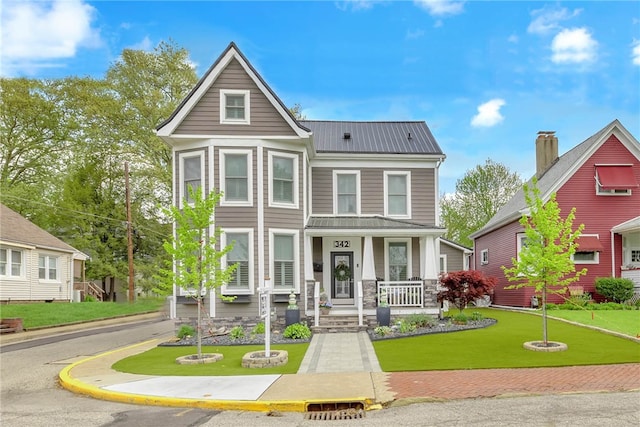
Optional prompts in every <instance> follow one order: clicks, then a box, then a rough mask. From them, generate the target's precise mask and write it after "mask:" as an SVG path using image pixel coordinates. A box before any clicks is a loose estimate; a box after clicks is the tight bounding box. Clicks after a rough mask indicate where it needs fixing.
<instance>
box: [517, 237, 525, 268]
mask: <svg viewBox="0 0 640 427" xmlns="http://www.w3.org/2000/svg"><path fill="white" fill-rule="evenodd" d="M526 238H527V234H526V233H525V232H520V233H516V259H517V260H518V261H520V252H521V251H522V249H523V248H524V245H523V244H522V243H523V239H526Z"/></svg>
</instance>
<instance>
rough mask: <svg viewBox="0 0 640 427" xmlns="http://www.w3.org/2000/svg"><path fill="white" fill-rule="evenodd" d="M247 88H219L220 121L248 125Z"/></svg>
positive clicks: (248, 105)
mask: <svg viewBox="0 0 640 427" xmlns="http://www.w3.org/2000/svg"><path fill="white" fill-rule="evenodd" d="M250 95H251V93H250V92H249V91H248V90H231V89H221V90H220V123H225V124H241V125H248V124H250V123H251V120H250V116H251V114H250V108H249V107H250Z"/></svg>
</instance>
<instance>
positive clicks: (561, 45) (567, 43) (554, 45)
mask: <svg viewBox="0 0 640 427" xmlns="http://www.w3.org/2000/svg"><path fill="white" fill-rule="evenodd" d="M597 47H598V42H597V41H595V40H594V39H593V37H592V36H591V34H590V33H589V31H587V29H585V28H572V29H564V30H562V31H560V32H559V33H558V34H556V36H555V37H554V38H553V41H552V42H551V50H552V51H553V54H552V56H551V60H552V61H553V62H555V63H584V62H592V61H593V60H594V59H595V58H596V49H597Z"/></svg>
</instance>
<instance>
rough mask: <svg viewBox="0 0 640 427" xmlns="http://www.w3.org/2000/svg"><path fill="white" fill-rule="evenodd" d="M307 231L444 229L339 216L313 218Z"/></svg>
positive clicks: (373, 217)
mask: <svg viewBox="0 0 640 427" xmlns="http://www.w3.org/2000/svg"><path fill="white" fill-rule="evenodd" d="M305 228H306V229H331V230H334V229H345V230H347V229H349V230H364V229H367V230H369V229H377V230H383V229H385V230H388V229H396V230H415V229H426V230H432V229H442V230H444V228H443V227H440V226H436V225H432V224H418V223H415V222H410V221H403V220H399V219H393V218H385V217H382V216H371V217H358V216H339V217H318V216H315V217H314V216H312V217H310V218H309V221H308V222H307V226H306V227H305Z"/></svg>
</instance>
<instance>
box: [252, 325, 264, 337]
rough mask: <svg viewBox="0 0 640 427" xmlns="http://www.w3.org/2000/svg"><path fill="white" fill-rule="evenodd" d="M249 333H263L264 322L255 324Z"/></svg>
mask: <svg viewBox="0 0 640 427" xmlns="http://www.w3.org/2000/svg"><path fill="white" fill-rule="evenodd" d="M251 333H252V334H253V335H260V334H264V322H260V323H258V324H257V325H256V326H254V327H253V329H252V330H251Z"/></svg>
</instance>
